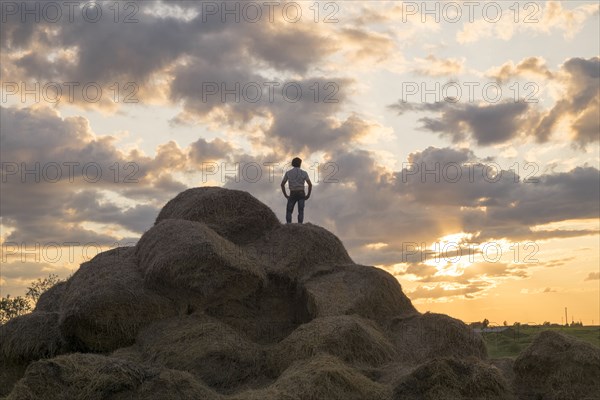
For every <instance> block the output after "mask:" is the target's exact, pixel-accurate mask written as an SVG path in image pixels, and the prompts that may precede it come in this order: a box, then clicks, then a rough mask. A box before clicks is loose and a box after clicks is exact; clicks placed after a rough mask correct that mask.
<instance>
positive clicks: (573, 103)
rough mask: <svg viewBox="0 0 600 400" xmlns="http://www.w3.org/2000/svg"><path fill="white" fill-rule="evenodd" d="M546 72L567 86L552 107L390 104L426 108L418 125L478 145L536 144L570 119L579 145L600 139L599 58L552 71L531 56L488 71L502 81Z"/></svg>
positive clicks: (394, 107) (399, 109)
mask: <svg viewBox="0 0 600 400" xmlns="http://www.w3.org/2000/svg"><path fill="white" fill-rule="evenodd" d="M526 72H527V73H532V72H533V73H535V74H538V75H544V76H546V77H547V78H549V79H553V80H556V81H558V82H560V83H561V85H562V86H563V87H564V90H563V93H561V97H560V98H559V99H558V100H557V101H556V103H555V104H554V105H553V106H552V107H551V108H550V109H549V110H546V111H544V110H541V109H539V108H538V107H537V106H534V103H531V102H527V101H524V100H523V99H519V101H515V100H514V99H513V100H505V101H501V102H497V103H489V102H483V101H482V102H479V103H458V102H456V101H455V100H456V99H444V101H440V102H436V103H412V102H406V101H403V100H399V101H398V102H397V103H394V104H391V105H389V106H388V108H389V109H391V110H393V111H396V112H397V113H398V114H399V115H402V114H404V113H406V112H409V111H410V112H423V113H427V114H429V115H427V116H425V117H422V118H420V119H419V122H421V126H420V129H422V130H425V131H429V132H432V133H437V134H439V135H440V136H442V137H448V138H450V139H451V140H452V141H453V142H455V143H458V142H462V141H465V140H474V141H475V143H476V144H477V145H479V146H490V145H495V144H504V143H508V142H510V141H511V140H514V139H516V138H522V139H525V140H526V139H528V138H531V139H534V140H535V141H536V142H538V143H545V142H548V141H549V140H551V137H552V134H553V133H554V131H555V130H556V129H557V128H558V125H559V123H561V122H562V121H563V120H567V121H568V122H569V124H570V128H571V131H572V138H571V140H572V141H573V143H574V144H575V145H577V146H579V147H581V148H585V147H586V146H587V145H589V144H591V143H594V142H597V141H598V140H600V136H599V135H598V132H599V131H600V121H599V119H598V118H597V117H598V115H600V92H599V91H598V87H599V86H600V58H599V57H592V58H589V59H583V58H570V59H568V60H567V61H565V63H564V64H563V65H562V66H561V67H560V69H559V71H557V72H551V71H550V70H548V69H547V67H546V66H545V64H543V62H542V60H541V59H539V58H536V57H531V58H528V59H525V60H523V61H521V62H520V63H519V64H518V65H517V66H516V67H513V66H512V64H511V63H509V64H504V65H503V66H502V67H500V69H499V70H495V71H492V72H490V74H491V75H492V76H493V77H495V78H496V79H498V80H500V81H504V80H507V79H510V78H512V77H514V76H520V75H522V74H525V73H526Z"/></svg>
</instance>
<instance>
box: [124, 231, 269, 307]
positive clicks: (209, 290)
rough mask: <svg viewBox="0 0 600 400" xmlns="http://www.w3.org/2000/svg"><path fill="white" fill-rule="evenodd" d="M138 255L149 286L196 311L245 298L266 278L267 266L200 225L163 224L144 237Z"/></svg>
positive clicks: (137, 249) (139, 243)
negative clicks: (263, 266) (228, 300)
mask: <svg viewBox="0 0 600 400" xmlns="http://www.w3.org/2000/svg"><path fill="white" fill-rule="evenodd" d="M135 251H136V254H137V256H138V259H139V267H140V269H141V271H142V272H143V274H144V280H145V282H146V285H147V286H148V287H150V288H153V289H155V290H159V291H161V292H162V293H166V294H167V295H169V296H170V297H174V298H177V299H181V298H183V300H184V301H185V299H189V301H190V303H192V307H194V308H196V307H202V305H203V304H205V303H211V302H214V301H224V300H227V299H232V298H233V299H240V298H243V297H245V296H247V295H248V294H250V293H252V292H254V291H256V290H257V289H258V288H259V287H261V286H262V285H264V283H265V279H266V275H265V272H264V269H263V268H262V266H260V265H258V264H257V263H256V262H255V261H253V260H251V259H250V258H248V257H246V255H245V254H244V252H243V250H242V249H241V248H239V247H238V246H237V245H235V244H233V243H231V242H230V241H228V240H227V239H224V238H223V237H221V236H219V235H218V234H217V233H216V232H215V231H213V230H212V229H211V228H209V227H208V226H207V225H206V224H204V223H200V222H193V221H186V220H181V219H165V220H162V221H161V222H159V223H158V224H156V225H155V226H154V227H152V228H151V229H150V230H148V231H147V232H146V233H144V235H143V236H142V238H141V239H140V241H139V242H138V244H137V246H136V250H135ZM178 301H179V300H178Z"/></svg>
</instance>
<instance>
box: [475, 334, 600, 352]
mask: <svg viewBox="0 0 600 400" xmlns="http://www.w3.org/2000/svg"><path fill="white" fill-rule="evenodd" d="M543 330H552V331H559V332H562V333H565V334H567V335H572V336H574V337H576V338H579V339H581V340H585V341H586V342H589V343H591V344H593V345H595V346H597V347H600V327H599V326H583V327H547V326H520V327H513V326H511V327H509V328H508V329H507V330H505V331H503V332H487V333H482V334H481V335H482V336H483V338H484V340H485V343H486V346H487V349H488V355H489V357H490V358H500V357H511V358H515V357H517V356H518V355H519V352H520V351H521V350H523V349H524V348H525V347H527V346H528V345H529V344H530V343H531V342H532V340H533V338H534V337H535V335H536V334H538V333H539V332H541V331H543Z"/></svg>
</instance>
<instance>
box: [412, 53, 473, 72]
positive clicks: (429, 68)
mask: <svg viewBox="0 0 600 400" xmlns="http://www.w3.org/2000/svg"><path fill="white" fill-rule="evenodd" d="M415 61H416V67H415V68H414V72H415V73H417V74H419V75H425V76H433V77H439V76H448V75H457V74H460V73H462V72H463V70H464V64H465V59H464V58H462V59H460V60H458V59H456V58H445V59H444V58H438V57H436V56H435V55H433V54H429V55H428V56H427V57H425V59H422V58H417V59H416V60H415Z"/></svg>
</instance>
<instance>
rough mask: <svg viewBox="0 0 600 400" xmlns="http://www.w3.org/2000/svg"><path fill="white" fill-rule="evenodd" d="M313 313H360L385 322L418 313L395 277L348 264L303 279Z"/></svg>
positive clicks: (380, 271) (366, 267)
mask: <svg viewBox="0 0 600 400" xmlns="http://www.w3.org/2000/svg"><path fill="white" fill-rule="evenodd" d="M303 285H304V287H305V288H306V291H307V294H308V297H309V310H310V311H311V314H312V315H313V317H325V316H331V315H350V314H358V315H360V316H362V317H364V318H369V319H372V320H374V321H377V322H379V323H381V324H382V325H385V324H386V322H387V321H388V320H389V319H390V318H393V317H396V316H410V315H415V314H417V313H418V312H417V310H416V309H415V308H414V307H413V305H412V303H411V302H410V300H409V299H408V297H406V295H405V294H404V293H403V292H402V288H401V286H400V284H399V283H398V281H397V280H396V278H394V277H393V276H392V275H390V274H389V273H387V272H385V271H383V270H381V269H379V268H375V267H368V266H364V265H356V264H347V265H338V266H336V267H335V268H332V269H330V270H329V271H324V272H323V273H321V274H316V275H314V276H312V277H311V278H309V279H308V280H306V281H305V282H303Z"/></svg>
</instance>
